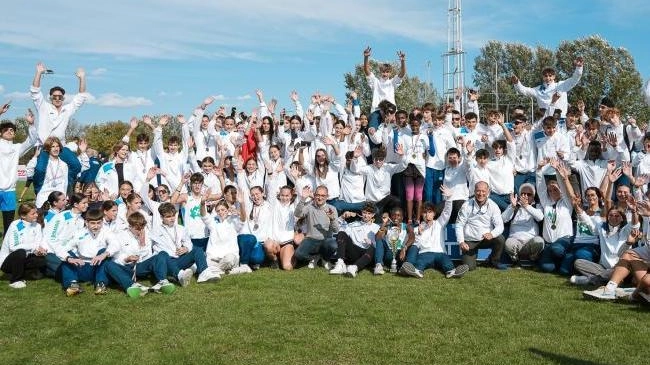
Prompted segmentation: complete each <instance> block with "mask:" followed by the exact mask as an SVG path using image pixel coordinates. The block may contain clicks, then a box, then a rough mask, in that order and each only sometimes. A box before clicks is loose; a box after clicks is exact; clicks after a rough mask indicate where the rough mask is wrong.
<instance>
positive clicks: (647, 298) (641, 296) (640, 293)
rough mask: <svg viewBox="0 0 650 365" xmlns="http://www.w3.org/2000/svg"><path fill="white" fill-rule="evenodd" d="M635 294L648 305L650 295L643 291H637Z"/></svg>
mask: <svg viewBox="0 0 650 365" xmlns="http://www.w3.org/2000/svg"><path fill="white" fill-rule="evenodd" d="M636 294H637V295H638V296H639V297H640V298H641V299H643V300H644V301H645V302H646V303H650V294H648V293H644V292H643V290H637V292H636Z"/></svg>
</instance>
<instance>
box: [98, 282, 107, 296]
mask: <svg viewBox="0 0 650 365" xmlns="http://www.w3.org/2000/svg"><path fill="white" fill-rule="evenodd" d="M106 292H107V290H106V285H104V283H102V282H99V283H97V285H95V295H104V294H106Z"/></svg>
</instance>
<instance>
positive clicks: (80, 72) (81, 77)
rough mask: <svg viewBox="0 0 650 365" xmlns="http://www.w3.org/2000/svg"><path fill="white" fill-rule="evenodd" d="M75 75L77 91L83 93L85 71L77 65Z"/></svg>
mask: <svg viewBox="0 0 650 365" xmlns="http://www.w3.org/2000/svg"><path fill="white" fill-rule="evenodd" d="M75 75H76V76H77V78H78V79H79V93H85V92H86V71H85V70H84V69H83V68H81V67H79V68H78V69H77V72H75Z"/></svg>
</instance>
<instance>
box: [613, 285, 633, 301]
mask: <svg viewBox="0 0 650 365" xmlns="http://www.w3.org/2000/svg"><path fill="white" fill-rule="evenodd" d="M635 291H636V288H616V290H615V291H614V293H616V299H619V300H626V301H630V302H633V301H635V295H634V292H635Z"/></svg>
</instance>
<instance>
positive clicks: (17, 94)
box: [4, 91, 30, 100]
mask: <svg viewBox="0 0 650 365" xmlns="http://www.w3.org/2000/svg"><path fill="white" fill-rule="evenodd" d="M4 96H5V98H7V99H11V100H28V99H29V98H30V95H29V93H27V92H22V91H14V92H10V93H8V94H5V95H4Z"/></svg>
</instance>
